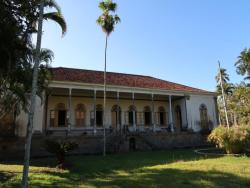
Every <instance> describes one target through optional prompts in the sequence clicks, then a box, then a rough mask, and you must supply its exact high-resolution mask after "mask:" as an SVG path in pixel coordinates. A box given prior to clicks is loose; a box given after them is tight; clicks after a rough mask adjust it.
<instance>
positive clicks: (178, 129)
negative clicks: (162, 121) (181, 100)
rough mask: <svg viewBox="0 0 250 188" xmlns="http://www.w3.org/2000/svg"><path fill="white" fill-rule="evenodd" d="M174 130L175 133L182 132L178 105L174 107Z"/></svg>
mask: <svg viewBox="0 0 250 188" xmlns="http://www.w3.org/2000/svg"><path fill="white" fill-rule="evenodd" d="M175 128H176V131H177V132H180V131H181V130H182V116H181V107H180V106H179V105H177V106H176V107H175Z"/></svg>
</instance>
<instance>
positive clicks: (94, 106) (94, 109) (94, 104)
mask: <svg viewBox="0 0 250 188" xmlns="http://www.w3.org/2000/svg"><path fill="white" fill-rule="evenodd" d="M93 113H94V134H96V90H94V103H93Z"/></svg>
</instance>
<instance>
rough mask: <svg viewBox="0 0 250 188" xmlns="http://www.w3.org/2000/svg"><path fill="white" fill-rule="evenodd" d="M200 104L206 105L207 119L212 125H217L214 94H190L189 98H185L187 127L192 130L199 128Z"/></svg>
mask: <svg viewBox="0 0 250 188" xmlns="http://www.w3.org/2000/svg"><path fill="white" fill-rule="evenodd" d="M201 104H204V105H206V107H207V114H208V120H210V121H211V122H212V123H213V126H217V117H216V104H215V100H214V96H206V95H204V96H202V95H191V96H190V98H189V100H187V117H188V118H187V119H188V127H189V129H193V130H194V131H199V130H200V129H201V127H200V125H199V121H200V106H201Z"/></svg>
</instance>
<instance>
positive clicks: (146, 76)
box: [51, 67, 154, 78]
mask: <svg viewBox="0 0 250 188" xmlns="http://www.w3.org/2000/svg"><path fill="white" fill-rule="evenodd" d="M51 69H71V70H79V71H90V72H104V71H102V70H91V69H81V68H70V67H51ZM107 73H111V74H123V75H130V76H141V77H149V78H154V77H152V76H148V75H142V74H130V73H123V72H112V71H107Z"/></svg>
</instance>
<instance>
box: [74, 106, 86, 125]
mask: <svg viewBox="0 0 250 188" xmlns="http://www.w3.org/2000/svg"><path fill="white" fill-rule="evenodd" d="M85 115H86V110H85V106H84V105H83V104H78V105H77V106H76V109H75V120H76V127H84V126H85V120H86V118H85Z"/></svg>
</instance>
